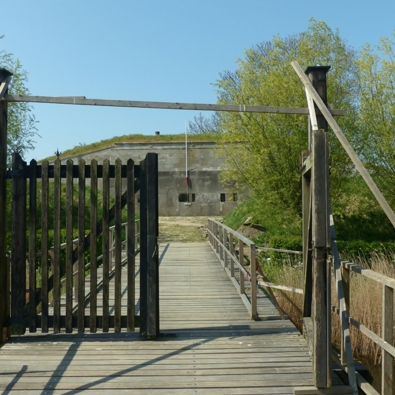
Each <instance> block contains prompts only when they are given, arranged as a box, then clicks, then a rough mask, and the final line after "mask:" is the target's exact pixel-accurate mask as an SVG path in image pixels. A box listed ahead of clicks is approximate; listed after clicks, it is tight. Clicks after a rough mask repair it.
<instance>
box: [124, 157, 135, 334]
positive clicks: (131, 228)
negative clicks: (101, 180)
mask: <svg viewBox="0 0 395 395" xmlns="http://www.w3.org/2000/svg"><path fill="white" fill-rule="evenodd" d="M127 169H128V172H127V192H128V203H127V210H128V219H127V222H128V224H127V244H126V248H127V259H128V271H127V273H128V274H127V276H128V280H127V281H128V302H127V328H128V331H134V329H135V323H134V314H135V298H136V297H135V291H136V284H135V270H136V267H135V266H136V262H135V249H136V227H135V223H136V222H135V201H134V162H133V160H132V159H129V160H128V162H127Z"/></svg>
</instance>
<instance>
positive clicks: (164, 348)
mask: <svg viewBox="0 0 395 395" xmlns="http://www.w3.org/2000/svg"><path fill="white" fill-rule="evenodd" d="M160 259H161V264H160V310H161V313H160V320H161V324H160V325H161V336H160V338H159V339H158V340H156V341H143V340H140V337H139V333H138V332H135V333H130V332H129V333H127V332H123V333H117V334H115V333H107V334H103V333H96V334H89V333H86V334H57V335H55V334H47V335H40V334H27V335H25V336H21V337H15V338H13V339H12V341H11V342H9V343H7V344H5V345H4V346H3V347H2V348H1V349H0V392H1V393H3V394H18V393H19V394H25V395H27V394H42V395H45V394H48V395H49V394H55V395H57V394H78V393H82V392H85V391H86V392H87V393H89V394H103V393H105V394H155V395H160V394H176V395H177V394H186V395H188V394H204V395H209V394H210V395H216V394H292V393H293V388H297V387H301V386H311V385H312V384H313V379H312V377H313V376H312V362H311V358H310V356H309V353H308V349H307V344H306V341H305V340H304V338H303V337H302V336H301V335H300V334H299V332H298V331H297V329H296V328H295V327H294V326H293V325H292V323H291V322H289V321H282V320H280V317H279V315H278V313H277V312H276V310H275V309H274V307H273V305H272V303H271V302H270V300H269V299H266V297H263V294H262V297H260V302H259V303H258V313H259V315H260V316H261V317H263V318H265V317H266V318H269V319H265V320H261V321H251V320H250V319H249V317H248V313H247V310H246V307H245V305H244V304H243V302H242V300H241V298H240V296H239V295H238V294H237V292H236V289H235V288H234V286H233V284H232V283H231V281H230V280H229V278H228V276H227V275H226V273H225V272H224V271H223V269H222V266H221V264H220V263H219V261H218V259H217V257H216V255H215V254H214V252H213V251H212V249H211V247H210V246H209V245H208V244H206V243H195V244H185V243H170V244H163V245H161V250H160ZM122 289H123V288H122Z"/></svg>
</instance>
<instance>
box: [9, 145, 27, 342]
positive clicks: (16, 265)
mask: <svg viewBox="0 0 395 395" xmlns="http://www.w3.org/2000/svg"><path fill="white" fill-rule="evenodd" d="M25 170H26V162H24V161H23V160H22V158H21V156H20V155H19V154H18V153H15V154H13V155H12V173H13V174H12V228H11V288H12V293H11V328H12V332H13V334H16V335H20V334H24V333H25V328H26V322H25V321H24V316H25V312H24V308H25V305H26V174H24V173H25Z"/></svg>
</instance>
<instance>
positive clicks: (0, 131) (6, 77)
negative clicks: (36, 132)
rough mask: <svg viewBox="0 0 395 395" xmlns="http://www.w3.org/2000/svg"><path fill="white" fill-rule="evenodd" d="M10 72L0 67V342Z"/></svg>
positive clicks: (4, 329) (0, 334)
mask: <svg viewBox="0 0 395 395" xmlns="http://www.w3.org/2000/svg"><path fill="white" fill-rule="evenodd" d="M11 76H12V73H10V72H9V71H7V70H5V69H0V344H1V343H4V342H5V341H6V340H7V338H8V336H9V322H8V321H9V319H8V308H9V306H8V292H9V289H8V287H7V273H8V270H7V255H6V253H7V238H6V234H7V210H6V194H7V108H8V106H7V102H5V101H2V100H1V98H2V97H3V95H4V94H5V93H7V86H8V83H9V81H10V80H11Z"/></svg>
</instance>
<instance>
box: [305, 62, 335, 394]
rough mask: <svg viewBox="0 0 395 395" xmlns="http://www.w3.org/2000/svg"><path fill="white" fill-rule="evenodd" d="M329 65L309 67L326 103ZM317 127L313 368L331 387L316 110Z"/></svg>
mask: <svg viewBox="0 0 395 395" xmlns="http://www.w3.org/2000/svg"><path fill="white" fill-rule="evenodd" d="M328 71H329V67H328V66H313V67H308V68H307V70H306V74H308V76H309V78H310V80H311V81H312V84H313V86H314V87H315V88H316V90H317V91H318V94H319V95H320V96H321V98H322V99H323V101H324V103H326V73H327V72H328ZM317 110H318V109H317V108H316V114H317V124H318V130H313V131H312V138H311V151H312V174H311V183H312V244H313V265H312V266H313V273H312V277H313V288H312V301H313V308H312V320H313V338H314V341H313V367H314V384H315V385H316V387H317V388H329V387H330V386H331V347H332V345H331V316H330V314H331V308H330V306H331V302H330V299H329V298H330V289H329V288H328V286H329V281H330V273H328V272H327V268H328V267H327V247H329V245H330V244H329V210H328V199H329V166H328V140H327V130H328V124H327V122H326V120H325V118H324V117H323V116H322V115H321V113H320V112H318V111H317Z"/></svg>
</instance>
